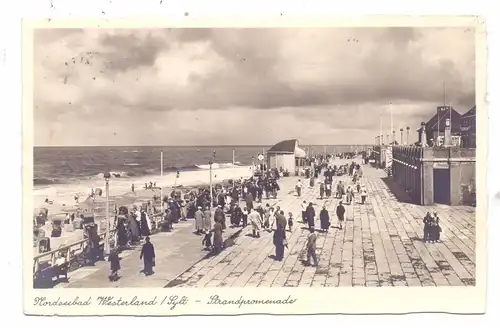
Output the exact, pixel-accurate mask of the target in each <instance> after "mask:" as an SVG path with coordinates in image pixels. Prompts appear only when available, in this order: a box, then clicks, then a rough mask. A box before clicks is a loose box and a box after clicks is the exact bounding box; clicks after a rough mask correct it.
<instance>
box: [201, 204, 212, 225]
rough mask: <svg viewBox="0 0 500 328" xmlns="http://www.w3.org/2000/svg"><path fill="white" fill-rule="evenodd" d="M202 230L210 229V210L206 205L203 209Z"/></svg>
mask: <svg viewBox="0 0 500 328" xmlns="http://www.w3.org/2000/svg"><path fill="white" fill-rule="evenodd" d="M203 230H205V231H210V230H212V211H210V208H209V207H208V206H205V210H204V211H203Z"/></svg>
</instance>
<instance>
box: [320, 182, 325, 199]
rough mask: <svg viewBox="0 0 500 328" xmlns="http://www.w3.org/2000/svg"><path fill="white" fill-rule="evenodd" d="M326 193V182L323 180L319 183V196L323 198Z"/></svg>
mask: <svg viewBox="0 0 500 328" xmlns="http://www.w3.org/2000/svg"><path fill="white" fill-rule="evenodd" d="M324 195H325V184H324V183H323V182H320V184H319V198H320V199H323V196H324Z"/></svg>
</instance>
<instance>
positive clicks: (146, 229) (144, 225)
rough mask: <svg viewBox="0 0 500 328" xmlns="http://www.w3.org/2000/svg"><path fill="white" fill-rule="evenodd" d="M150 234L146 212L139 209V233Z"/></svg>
mask: <svg viewBox="0 0 500 328" xmlns="http://www.w3.org/2000/svg"><path fill="white" fill-rule="evenodd" d="M150 234H151V232H150V231H149V226H148V220H146V212H144V211H141V235H142V236H149V235H150Z"/></svg>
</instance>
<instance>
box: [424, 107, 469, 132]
mask: <svg viewBox="0 0 500 328" xmlns="http://www.w3.org/2000/svg"><path fill="white" fill-rule="evenodd" d="M437 110H438V112H437V113H436V114H434V116H433V117H432V118H431V119H430V120H429V121H427V123H426V124H425V130H426V131H437V130H438V126H439V131H440V132H444V129H445V122H446V119H448V118H450V111H451V131H452V132H454V131H460V119H461V118H462V115H460V113H459V112H457V111H456V110H455V109H454V108H453V107H451V106H440V107H438V108H437ZM438 117H439V120H438ZM438 122H439V124H438ZM417 131H418V132H420V131H422V128H419V129H418V130H417Z"/></svg>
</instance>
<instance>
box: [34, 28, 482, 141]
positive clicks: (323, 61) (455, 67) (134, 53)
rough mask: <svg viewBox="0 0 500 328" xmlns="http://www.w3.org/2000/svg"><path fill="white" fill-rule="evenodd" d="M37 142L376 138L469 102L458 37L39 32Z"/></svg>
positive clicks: (469, 75) (467, 49)
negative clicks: (442, 108)
mask: <svg viewBox="0 0 500 328" xmlns="http://www.w3.org/2000/svg"><path fill="white" fill-rule="evenodd" d="M34 51H35V54H34V65H35V66H34V118H35V145H39V146H42V145H44V146H83V145H217V144H218V145H220V144H230V145H235V144H246V145H249V144H258V145H264V144H274V143H276V142H278V141H280V140H283V139H289V138H297V139H299V141H300V143H302V144H363V143H373V142H374V137H375V136H376V135H379V129H380V115H381V114H382V113H385V114H384V130H385V131H384V134H387V133H388V131H389V122H390V120H389V103H390V102H392V104H393V105H392V108H393V118H394V128H395V129H396V130H397V131H398V132H397V133H396V135H397V136H398V140H399V129H400V128H401V127H404V128H406V126H409V127H410V128H411V131H412V137H411V138H412V139H413V140H416V133H415V130H416V129H417V128H418V127H419V124H420V122H421V121H426V120H427V119H429V118H430V116H432V115H433V114H434V113H435V111H436V106H439V105H441V104H442V103H443V81H446V89H447V92H446V94H447V100H448V103H451V105H452V106H453V107H454V108H455V109H457V110H458V111H459V112H460V113H464V112H465V111H467V110H468V109H469V108H471V107H472V106H473V105H474V104H475V100H474V99H475V90H474V75H475V74H474V73H475V70H474V34H473V31H471V30H468V29H464V28H454V29H430V28H416V29H411V28H387V29H384V28H364V29H352V28H328V29H327V28H324V29H243V30H237V29H136V30H124V29H116V30H112V29H45V30H37V31H36V32H35V45H34Z"/></svg>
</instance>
